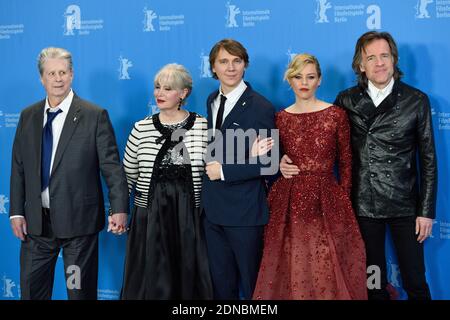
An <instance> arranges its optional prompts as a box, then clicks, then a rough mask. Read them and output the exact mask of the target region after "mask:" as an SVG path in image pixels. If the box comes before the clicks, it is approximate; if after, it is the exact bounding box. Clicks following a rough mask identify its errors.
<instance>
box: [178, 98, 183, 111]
mask: <svg viewBox="0 0 450 320" xmlns="http://www.w3.org/2000/svg"><path fill="white" fill-rule="evenodd" d="M182 102H183V99H182V98H180V102H179V103H178V110H180V109H181V103H182Z"/></svg>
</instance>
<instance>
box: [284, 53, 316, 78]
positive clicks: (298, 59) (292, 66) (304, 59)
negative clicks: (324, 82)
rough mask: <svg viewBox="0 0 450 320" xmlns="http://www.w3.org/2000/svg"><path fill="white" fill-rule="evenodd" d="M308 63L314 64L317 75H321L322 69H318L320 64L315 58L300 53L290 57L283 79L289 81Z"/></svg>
mask: <svg viewBox="0 0 450 320" xmlns="http://www.w3.org/2000/svg"><path fill="white" fill-rule="evenodd" d="M308 64H313V65H315V66H316V70H317V75H318V76H319V78H320V77H321V76H322V71H321V70H320V64H319V61H318V60H317V58H316V57H314V56H313V55H311V54H308V53H301V54H297V55H296V56H294V58H292V60H291V62H290V63H289V65H288V68H287V70H286V72H285V73H284V80H288V81H289V80H290V79H292V78H293V77H295V76H296V75H298V74H299V73H300V72H301V71H302V70H303V68H305V67H306V65H308Z"/></svg>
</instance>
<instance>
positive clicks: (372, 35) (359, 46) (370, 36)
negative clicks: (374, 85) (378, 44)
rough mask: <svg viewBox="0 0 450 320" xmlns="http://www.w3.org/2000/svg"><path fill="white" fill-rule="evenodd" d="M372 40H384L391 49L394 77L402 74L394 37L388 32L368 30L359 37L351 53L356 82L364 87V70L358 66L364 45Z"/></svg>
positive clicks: (365, 84)
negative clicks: (353, 51)
mask: <svg viewBox="0 0 450 320" xmlns="http://www.w3.org/2000/svg"><path fill="white" fill-rule="evenodd" d="M374 40H386V42H387V43H388V44H389V48H390V49H391V55H392V57H393V58H394V79H395V80H398V79H400V78H401V77H402V76H403V72H402V71H401V70H400V68H399V67H398V49H397V44H396V43H395V41H394V38H393V37H392V36H391V34H390V33H389V32H378V31H369V32H366V33H364V34H363V35H362V36H361V37H359V39H358V41H357V42H356V46H355V53H354V55H353V62H352V68H353V71H354V72H355V74H356V76H357V78H358V84H359V85H360V86H362V87H364V88H366V87H367V81H368V80H367V76H366V73H365V72H361V69H360V66H361V62H362V52H363V50H365V48H366V46H367V45H368V44H369V43H371V42H372V41H374Z"/></svg>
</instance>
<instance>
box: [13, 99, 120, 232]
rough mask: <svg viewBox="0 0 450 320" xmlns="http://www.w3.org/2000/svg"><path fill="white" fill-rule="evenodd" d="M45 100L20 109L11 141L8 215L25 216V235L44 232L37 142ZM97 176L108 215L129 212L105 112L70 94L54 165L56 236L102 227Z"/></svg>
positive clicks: (52, 197) (52, 191)
mask: <svg viewBox="0 0 450 320" xmlns="http://www.w3.org/2000/svg"><path fill="white" fill-rule="evenodd" d="M44 108H45V100H42V101H40V102H38V103H36V104H33V105H32V106H30V107H28V108H26V109H25V110H23V111H22V113H21V115H20V119H19V124H18V127H17V130H16V135H15V138H14V145H13V152H12V166H11V188H10V190H11V191H10V192H11V194H10V204H11V205H10V215H23V216H25V219H26V221H27V227H28V233H29V234H32V235H40V234H41V232H42V210H41V206H42V200H41V143H42V130H43V117H44ZM100 173H101V174H102V175H103V177H104V179H105V181H106V184H107V186H108V189H109V200H110V204H111V209H112V212H127V209H128V187H127V182H126V177H125V173H124V171H123V168H122V166H121V163H120V159H119V153H118V150H117V145H116V139H115V136H114V131H113V128H112V125H111V122H110V120H109V117H108V113H107V111H106V110H104V109H101V108H99V107H98V106H95V105H93V104H91V103H90V102H88V101H85V100H83V99H80V98H79V97H78V96H76V95H75V94H74V97H73V101H72V104H71V105H70V108H69V111H68V114H67V117H66V120H65V122H64V127H63V130H62V133H61V137H60V139H59V143H58V147H57V150H56V154H55V159H54V162H53V167H52V172H51V181H50V186H49V188H50V189H49V194H50V207H51V210H50V214H51V222H52V228H53V232H54V233H55V236H56V237H57V238H72V237H76V236H83V235H88V234H94V233H97V232H99V231H100V230H101V229H103V227H104V225H105V208H104V201H103V192H102V185H101V180H100Z"/></svg>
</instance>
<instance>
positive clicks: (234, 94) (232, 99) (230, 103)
mask: <svg viewBox="0 0 450 320" xmlns="http://www.w3.org/2000/svg"><path fill="white" fill-rule="evenodd" d="M245 89H247V85H246V84H245V82H244V80H241V82H240V83H239V84H238V86H237V87H236V88H234V89H233V90H232V91H230V92H228V93H227V94H223V92H222V88H220V89H219V94H218V95H217V98H216V99H215V100H214V101H213V103H212V105H211V111H212V116H213V128H215V127H216V126H215V124H216V119H217V113H218V112H219V106H220V95H224V96H225V97H226V98H227V100H226V101H225V108H224V109H223V118H222V119H223V121H222V123H224V122H225V119H226V117H227V116H228V114H230V112H231V110H233V107H234V105H235V104H236V102H238V100H239V98H240V97H241V96H242V94H243V93H244V91H245Z"/></svg>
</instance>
